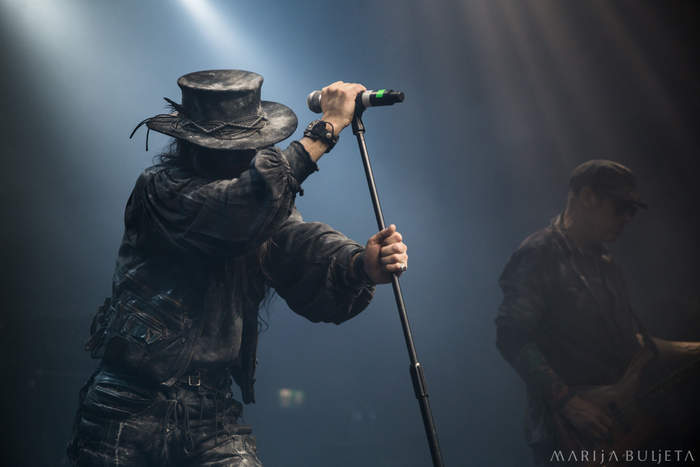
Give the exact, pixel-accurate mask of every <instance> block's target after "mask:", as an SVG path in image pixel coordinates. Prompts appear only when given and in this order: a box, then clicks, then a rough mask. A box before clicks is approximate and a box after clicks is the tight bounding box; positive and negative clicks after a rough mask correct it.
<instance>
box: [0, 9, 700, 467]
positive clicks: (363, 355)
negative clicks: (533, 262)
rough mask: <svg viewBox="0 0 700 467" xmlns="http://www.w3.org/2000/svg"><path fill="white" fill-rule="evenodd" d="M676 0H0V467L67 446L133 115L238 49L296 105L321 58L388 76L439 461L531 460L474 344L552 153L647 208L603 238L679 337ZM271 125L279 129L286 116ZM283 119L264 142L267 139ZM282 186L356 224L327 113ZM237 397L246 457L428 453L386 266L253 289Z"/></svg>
mask: <svg viewBox="0 0 700 467" xmlns="http://www.w3.org/2000/svg"><path fill="white" fill-rule="evenodd" d="M698 8H699V7H698V5H697V3H695V2H690V1H687V2H682V1H671V2H663V3H661V2H658V3H657V2H638V1H615V2H609V1H599V0H596V1H591V0H589V1H585V2H558V1H554V0H525V1H515V0H512V1H508V0H473V1H469V0H455V1H443V0H439V1H431V2H427V1H421V0H405V1H401V2H391V1H373V2H370V1H365V0H358V1H355V2H332V1H323V2H321V1H299V2H281V1H272V0H260V1H257V2H247V3H243V2H224V1H216V0H210V1H195V0H179V1H162V0H161V1H152V2H138V1H135V0H125V1H120V2H106V1H102V2H93V1H87V0H85V1H78V0H64V1H61V2H53V1H48V0H26V1H20V0H0V40H1V41H2V42H1V43H2V44H3V46H2V63H3V67H2V70H3V71H2V73H0V89H1V92H2V110H1V111H0V129H1V131H2V144H1V145H0V147H1V148H2V161H3V164H2V180H1V183H0V192H1V193H2V197H1V198H0V199H1V200H2V219H3V221H2V228H1V229H0V240H1V241H2V260H3V261H2V284H3V287H2V304H3V309H2V313H1V315H0V336H1V344H0V345H1V346H0V349H1V350H2V358H1V359H0V365H1V366H0V370H1V371H0V375H2V378H3V381H2V383H1V385H2V391H3V397H2V407H1V410H2V412H1V413H2V414H3V423H2V426H3V436H2V442H3V447H2V457H3V458H4V462H3V463H4V465H13V466H14V465H30V466H39V465H41V466H43V465H46V466H53V465H62V464H63V463H65V462H66V461H65V459H64V451H65V444H66V442H67V441H68V438H69V436H70V429H71V424H72V418H73V416H74V413H75V409H76V405H77V394H78V390H79V388H80V387H81V385H82V384H83V383H84V382H85V380H86V379H87V378H88V377H89V375H90V374H91V372H92V371H93V370H94V368H95V366H96V362H95V361H92V360H90V359H89V358H88V355H87V354H86V353H85V352H83V351H82V346H83V344H84V342H85V340H86V338H87V332H88V327H89V324H90V319H91V317H92V314H93V313H94V311H95V309H96V307H97V306H98V305H99V304H101V303H102V301H103V298H104V297H105V296H107V295H109V293H110V287H111V274H112V269H113V267H114V260H115V258H116V252H117V247H118V245H119V241H120V238H121V235H122V233H123V224H122V222H123V217H122V216H123V208H124V205H125V203H126V200H127V198H128V196H129V192H130V190H131V188H132V186H133V183H134V181H135V179H136V177H137V176H138V174H139V173H140V171H141V170H143V169H144V168H145V167H146V166H148V165H150V163H151V161H152V158H153V157H154V156H155V155H157V154H158V151H159V149H161V148H163V147H164V146H165V145H166V144H167V142H168V139H167V138H165V137H163V136H160V135H157V134H155V133H151V135H150V146H151V150H150V151H149V152H147V153H146V152H144V146H143V145H144V138H145V135H144V133H143V130H141V132H140V133H138V134H137V136H136V137H135V138H134V140H131V141H130V140H129V139H128V134H129V132H130V131H131V129H132V128H133V127H134V126H135V125H136V123H138V122H139V121H140V120H141V119H143V118H145V117H147V116H151V115H154V114H156V113H160V112H162V111H163V110H164V102H163V100H162V97H163V96H167V97H170V98H172V99H174V100H176V101H179V97H180V93H179V89H178V88H177V85H176V79H177V77H179V76H180V75H182V74H185V73H187V72H191V71H195V70H200V69H214V68H242V69H249V70H253V71H256V72H258V73H261V74H262V75H263V76H264V77H265V83H264V85H263V91H262V92H263V98H264V99H266V100H274V101H278V102H282V103H285V104H287V105H289V106H290V107H292V108H293V109H294V110H295V112H296V113H297V115H298V117H299V122H300V127H299V129H297V131H296V133H295V134H294V136H293V137H292V139H293V138H300V137H301V133H302V130H303V127H304V126H305V124H306V123H307V122H308V121H310V120H312V119H314V118H315V115H314V114H311V112H310V111H308V110H307V109H306V105H305V97H306V95H307V94H308V92H309V91H311V90H314V89H319V88H321V87H322V86H324V85H326V84H328V83H330V82H332V81H335V80H343V81H358V82H362V83H364V84H365V85H367V87H368V88H371V89H372V88H373V89H378V88H394V89H400V90H402V91H404V92H405V93H406V100H405V102H404V103H402V104H400V105H396V106H394V107H391V108H379V109H370V110H368V111H367V112H366V114H365V118H364V121H365V124H366V126H367V135H366V137H367V144H368V147H369V150H370V155H371V156H372V160H373V167H374V171H375V176H376V179H377V183H378V186H379V194H380V198H381V200H382V204H383V208H384V212H385V216H386V220H387V222H389V223H395V224H397V225H398V226H399V229H400V230H401V231H402V232H403V233H404V237H405V241H406V243H407V244H408V245H409V254H410V269H409V271H408V272H407V273H406V274H405V275H404V276H403V277H402V279H401V282H402V286H403V289H404V296H405V298H406V302H407V308H408V314H409V318H410V320H411V324H412V328H413V334H414V339H415V342H416V346H417V349H418V353H419V357H420V361H421V363H422V364H423V366H424V368H425V373H426V377H427V382H428V389H429V393H430V400H431V404H432V408H433V412H434V418H435V421H436V423H437V427H438V433H439V437H440V442H441V446H442V451H443V455H444V458H445V462H446V465H448V466H467V465H489V466H490V465H493V466H523V465H530V453H529V450H528V447H527V445H526V444H525V441H524V439H523V429H522V417H523V413H524V409H525V394H524V387H523V384H522V383H521V382H520V380H519V379H518V377H517V375H516V374H515V373H514V372H513V371H512V370H511V368H509V367H508V365H507V364H506V363H505V362H504V361H503V360H502V359H501V357H500V355H499V354H498V352H497V350H496V348H495V328H494V324H493V319H494V317H495V314H496V310H497V307H498V304H499V302H500V299H501V294H500V290H499V289H498V286H497V279H498V276H499V274H500V272H501V270H502V268H503V266H504V265H505V263H506V261H507V259H508V257H509V255H510V254H511V253H512V252H513V250H514V249H515V248H516V247H517V246H518V244H519V242H520V241H521V240H522V239H523V238H524V237H525V236H527V235H528V234H529V233H531V232H532V231H534V230H537V229H539V228H542V227H544V226H545V225H546V224H547V223H548V222H549V220H550V219H551V218H552V217H553V216H554V215H556V214H557V213H558V211H559V210H560V209H561V208H562V206H563V203H564V200H565V195H566V190H567V181H568V175H569V173H570V171H571V170H572V169H573V168H574V167H575V166H576V165H578V164H579V163H581V162H583V161H585V160H588V159H592V158H609V159H613V160H616V161H619V162H621V163H623V164H626V165H628V166H629V167H630V168H632V170H633V171H635V173H636V174H637V177H638V181H639V185H640V191H641V193H642V196H643V197H644V199H645V200H646V201H647V202H648V203H649V205H650V209H649V211H647V212H641V213H640V214H639V215H638V216H637V219H635V221H634V222H633V223H632V224H631V225H630V226H628V228H627V230H626V231H625V232H624V234H623V235H622V237H621V238H620V240H619V241H618V242H617V244H615V245H614V246H613V251H614V254H615V256H616V258H617V260H618V262H619V263H620V264H621V265H622V267H623V269H624V270H625V272H626V275H627V280H628V285H629V288H630V293H631V296H632V298H633V303H634V304H635V305H636V307H637V309H638V312H639V314H640V316H641V317H642V319H643V320H644V321H645V322H646V323H647V325H648V327H649V328H650V329H651V331H652V333H654V334H655V335H658V336H660V337H667V338H675V339H695V340H698V339H700V316H699V313H700V292H698V290H699V289H698V278H699V273H698V259H699V258H698V257H699V255H698V253H699V249H698V241H697V239H698V234H699V232H698V230H699V229H698V221H697V202H698V199H699V197H698V190H699V189H698V183H697V174H698V162H697V156H698V143H699V138H700V137H699V136H698V131H697V129H698V111H699V110H700V105H699V104H700V93H699V92H698V91H699V89H698V86H699V84H698V83H700V80H699V78H700V74H699V73H698V71H699V70H698V60H697V55H698V54H697V46H696V42H697V41H696V39H697V33H696V32H695V30H696V29H697V26H698V24H697V23H698V21H697V18H698ZM290 141H291V139H290ZM286 144H288V142H283V143H281V145H282V146H284V145H286ZM319 165H320V172H319V173H316V174H314V175H312V176H311V177H310V178H309V180H307V182H305V184H304V189H305V193H306V194H305V196H304V197H301V198H298V201H297V206H298V207H299V209H300V210H301V212H302V214H303V215H304V216H305V218H306V219H307V220H322V221H324V222H327V223H329V224H331V225H333V226H334V227H336V228H337V229H338V230H340V231H342V232H344V233H346V234H347V235H349V236H351V237H352V238H354V239H356V240H358V241H360V242H364V241H366V239H367V238H368V237H369V236H370V235H371V234H372V233H374V231H375V230H376V228H375V224H374V216H373V214H372V211H371V204H370V200H369V196H368V193H367V188H366V185H365V180H364V174H363V171H362V168H361V162H360V159H359V155H358V151H357V147H356V143H355V141H354V137H353V136H352V134H351V132H350V131H349V130H347V131H346V132H344V133H343V135H342V136H341V139H340V143H339V144H338V146H336V148H335V149H334V150H333V152H332V153H331V154H329V155H327V156H326V157H324V158H323V159H322V160H321V162H320V164H319ZM266 313H268V314H269V315H268V316H269V317H268V321H269V324H270V326H269V329H268V330H267V331H266V332H265V333H263V334H262V336H261V339H260V343H259V360H260V365H259V368H258V373H257V384H256V392H257V399H258V401H257V403H256V404H254V405H251V406H247V408H246V411H245V419H246V421H247V422H249V423H251V424H252V425H253V428H254V434H255V435H256V437H257V439H258V448H259V453H260V456H261V458H262V460H263V462H265V464H266V465H269V466H289V467H291V466H300V467H301V466H304V467H313V466H322V465H333V466H337V467H343V466H354V465H373V466H374V465H376V466H406V467H408V466H423V465H429V462H430V459H429V454H428V449H427V444H426V442H425V440H424V435H423V427H422V424H421V421H420V414H419V410H418V406H417V403H416V401H415V398H414V396H413V390H412V387H411V383H410V379H409V374H408V359H407V356H406V351H405V348H404V343H403V336H402V334H401V329H400V326H399V323H398V318H397V316H396V311H395V305H394V302H393V296H392V294H391V290H390V287H388V286H385V287H381V288H380V289H379V290H378V292H377V295H376V298H375V300H374V301H373V302H372V304H371V305H370V306H369V308H368V310H367V311H366V312H364V313H363V314H361V315H360V316H358V317H357V318H355V319H353V320H351V321H349V322H347V323H345V324H343V325H342V326H334V325H318V324H312V323H309V322H306V321H305V320H304V319H302V318H300V317H299V316H296V315H294V314H293V313H291V312H290V311H289V310H288V309H287V307H286V305H285V304H284V302H283V300H281V299H279V298H278V299H276V300H274V301H273V302H272V304H271V305H270V306H269V307H268V308H267V311H266Z"/></svg>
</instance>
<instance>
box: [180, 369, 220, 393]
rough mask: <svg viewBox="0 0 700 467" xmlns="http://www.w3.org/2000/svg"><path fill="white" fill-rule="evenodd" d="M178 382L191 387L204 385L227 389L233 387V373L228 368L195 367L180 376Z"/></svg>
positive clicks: (205, 386) (208, 387)
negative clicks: (209, 368)
mask: <svg viewBox="0 0 700 467" xmlns="http://www.w3.org/2000/svg"><path fill="white" fill-rule="evenodd" d="M176 384H178V385H180V386H184V387H186V388H189V389H197V388H200V387H203V388H207V389H214V390H218V391H225V390H230V389H231V373H230V372H229V371H228V370H227V369H223V370H222V369H217V370H208V369H203V368H195V369H192V370H190V371H188V372H187V373H185V374H184V375H182V376H180V377H179V378H178V379H177V382H176Z"/></svg>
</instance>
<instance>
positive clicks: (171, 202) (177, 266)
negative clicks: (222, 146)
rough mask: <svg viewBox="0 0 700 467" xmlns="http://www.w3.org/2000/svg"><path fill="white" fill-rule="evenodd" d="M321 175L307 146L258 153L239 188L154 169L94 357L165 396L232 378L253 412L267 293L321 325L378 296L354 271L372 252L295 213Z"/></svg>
mask: <svg viewBox="0 0 700 467" xmlns="http://www.w3.org/2000/svg"><path fill="white" fill-rule="evenodd" d="M314 170H317V168H316V164H314V163H313V161H311V159H310V158H309V156H308V154H307V153H306V151H305V149H304V148H303V146H301V144H299V143H298V142H294V143H292V144H291V145H290V146H289V147H288V148H287V149H286V150H284V151H280V150H278V149H276V148H272V147H271V148H266V149H263V150H259V151H258V152H257V154H256V155H255V157H254V158H253V160H252V162H251V164H250V166H249V168H248V169H247V170H245V171H244V172H242V173H241V174H240V175H239V176H238V177H237V178H233V179H223V180H222V179H218V178H212V177H203V176H200V175H197V174H195V173H193V172H192V171H188V170H185V169H181V168H174V167H170V166H166V165H157V166H154V167H151V168H148V169H146V170H145V171H144V172H143V173H142V174H141V176H140V177H139V179H138V180H137V182H136V185H135V187H134V189H133V192H132V193H131V196H130V198H129V201H128V203H127V206H126V212H125V232H124V237H123V240H122V244H121V247H120V248H119V257H118V259H117V265H116V269H115V273H114V279H113V291H112V296H111V298H110V299H108V300H107V301H106V303H105V305H104V306H103V307H102V308H101V309H100V312H98V314H97V316H96V317H95V320H94V322H93V327H92V337H91V339H90V342H89V343H88V349H89V350H91V351H92V352H93V356H95V357H102V358H103V361H104V364H105V365H107V366H110V367H117V368H119V369H120V370H122V371H126V372H129V373H133V374H135V375H138V376H139V377H142V378H146V379H147V380H148V381H152V382H153V383H158V384H165V385H171V384H173V383H174V382H175V381H176V380H177V379H178V378H179V377H181V376H182V375H183V374H185V373H186V372H188V371H190V370H192V369H193V368H198V369H199V368H217V369H220V368H222V367H226V368H229V369H230V370H231V372H232V374H233V376H234V379H235V380H236V382H237V383H238V384H239V386H240V387H241V390H242V394H243V399H244V402H252V401H254V394H253V383H254V381H255V379H254V372H255V361H256V360H255V354H256V347H257V334H258V307H259V306H260V303H261V301H262V300H263V298H264V297H265V295H266V291H267V289H268V287H274V288H275V290H276V291H277V293H278V294H279V295H280V296H282V297H283V298H284V299H285V300H286V301H287V304H288V305H289V306H290V308H291V309H292V310H294V311H295V312H297V313H299V314H301V315H303V316H305V317H306V318H308V319H310V320H312V321H326V322H333V323H337V324H338V323H341V322H343V321H345V320H347V319H350V318H351V317H353V316H355V315H356V314H358V313H359V312H360V311H362V310H363V309H364V308H365V307H366V306H367V305H368V303H369V301H370V300H371V298H372V294H373V287H371V286H370V285H369V284H368V282H367V280H366V279H365V278H364V277H363V276H362V275H361V274H355V273H354V271H352V270H350V264H351V259H352V258H353V256H354V255H356V254H358V253H360V252H362V251H363V247H362V246H361V245H359V244H358V243H356V242H354V241H352V240H350V239H348V238H347V237H345V236H343V235H342V234H341V233H339V232H336V231H335V230H333V229H332V228H330V227H329V226H327V225H325V224H321V223H307V222H304V221H303V220H302V218H301V215H300V214H299V212H298V211H296V209H295V207H294V198H295V195H296V193H297V192H299V191H300V184H301V183H302V182H303V181H304V179H305V178H306V177H307V176H308V175H309V174H310V173H312V172H313V171H314Z"/></svg>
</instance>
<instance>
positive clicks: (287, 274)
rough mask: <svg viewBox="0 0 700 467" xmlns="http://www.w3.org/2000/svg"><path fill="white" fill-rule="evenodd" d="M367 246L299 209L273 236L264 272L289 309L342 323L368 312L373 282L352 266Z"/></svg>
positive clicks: (317, 319) (265, 260) (312, 316)
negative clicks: (306, 218) (307, 219)
mask: <svg viewBox="0 0 700 467" xmlns="http://www.w3.org/2000/svg"><path fill="white" fill-rule="evenodd" d="M363 253H364V248H363V247H362V246H361V245H360V244H358V243H357V242H355V241H353V240H350V239H349V238H347V237H346V236H345V235H343V234H342V233H340V232H338V231H336V230H334V229H332V228H331V227H330V226H328V225H326V224H322V223H320V222H304V221H303V220H302V217H301V215H300V214H299V212H298V211H297V210H296V209H295V210H294V211H293V213H292V215H291V216H289V218H288V219H287V220H286V221H285V222H284V223H283V225H282V227H281V228H280V229H279V231H278V232H277V233H275V235H274V236H273V237H272V239H271V241H270V242H269V248H268V249H267V251H266V253H265V254H264V256H263V270H264V271H265V274H266V276H267V278H268V280H269V282H270V284H271V286H272V287H274V289H275V290H276V291H277V293H278V294H279V295H280V296H281V297H282V298H284V299H285V301H286V302H287V304H288V305H289V307H290V308H291V309H292V310H293V311H294V312H295V313H298V314H300V315H302V316H304V317H306V318H307V319H309V320H310V321H313V322H319V321H323V322H331V323H336V324H340V323H342V322H343V321H346V320H348V319H350V318H352V317H353V316H355V315H357V314H358V313H360V312H361V311H362V310H364V309H365V308H366V307H367V305H368V304H369V302H370V300H371V299H372V297H373V295H374V285H373V284H371V283H370V282H369V281H368V280H367V279H366V278H365V277H361V274H357V273H356V272H355V271H354V269H356V268H353V267H352V265H353V264H354V259H357V258H355V257H356V255H362V254H363Z"/></svg>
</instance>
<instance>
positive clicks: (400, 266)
mask: <svg viewBox="0 0 700 467" xmlns="http://www.w3.org/2000/svg"><path fill="white" fill-rule="evenodd" d="M383 269H384V270H385V271H386V272H393V273H399V274H400V273H402V272H404V271H405V270H406V269H408V266H407V265H406V263H393V264H387V265H385V266H384V268H383Z"/></svg>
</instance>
